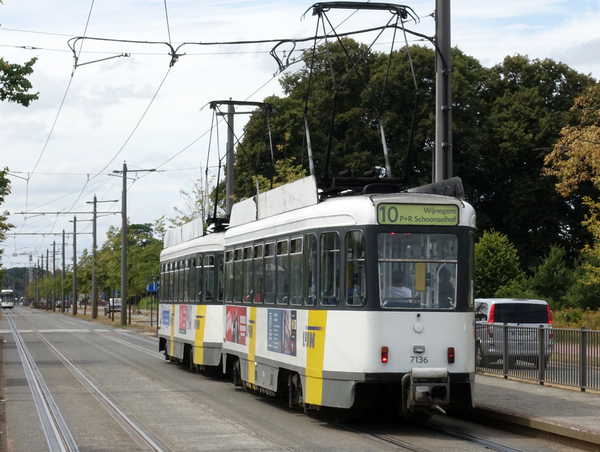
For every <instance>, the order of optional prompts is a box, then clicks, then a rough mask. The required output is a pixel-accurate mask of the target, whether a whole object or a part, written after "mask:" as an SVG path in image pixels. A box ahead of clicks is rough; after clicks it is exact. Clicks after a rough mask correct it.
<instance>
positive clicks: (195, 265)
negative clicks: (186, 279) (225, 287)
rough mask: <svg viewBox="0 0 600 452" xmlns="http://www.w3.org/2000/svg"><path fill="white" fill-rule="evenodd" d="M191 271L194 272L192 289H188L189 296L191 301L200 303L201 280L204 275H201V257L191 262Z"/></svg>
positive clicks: (201, 294)
mask: <svg viewBox="0 0 600 452" xmlns="http://www.w3.org/2000/svg"><path fill="white" fill-rule="evenodd" d="M192 270H193V272H194V274H193V276H192V287H191V288H190V295H191V297H192V300H196V301H202V299H203V295H204V294H203V292H204V290H203V288H202V280H203V278H204V275H203V273H202V256H196V257H195V258H194V259H193V261H192Z"/></svg>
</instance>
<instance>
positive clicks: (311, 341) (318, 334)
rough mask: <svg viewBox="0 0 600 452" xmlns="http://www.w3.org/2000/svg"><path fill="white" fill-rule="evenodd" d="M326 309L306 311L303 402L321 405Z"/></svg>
mask: <svg viewBox="0 0 600 452" xmlns="http://www.w3.org/2000/svg"><path fill="white" fill-rule="evenodd" d="M326 326H327V311H309V312H308V331H307V337H306V391H305V394H304V401H305V403H309V404H312V405H321V401H322V399H323V360H324V357H325V328H326Z"/></svg>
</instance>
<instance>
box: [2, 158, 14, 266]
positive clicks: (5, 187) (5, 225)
mask: <svg viewBox="0 0 600 452" xmlns="http://www.w3.org/2000/svg"><path fill="white" fill-rule="evenodd" d="M7 175H8V168H6V167H5V168H4V169H3V170H0V206H1V205H2V204H4V200H5V198H6V196H8V195H9V194H10V179H8V177H6V176H7ZM8 217H9V213H8V211H7V210H5V211H4V212H1V211H0V243H2V242H4V240H5V239H6V232H7V231H9V230H10V229H11V228H13V227H14V226H13V225H12V224H10V223H9V222H8ZM2 254H4V249H0V269H1V268H2ZM0 276H4V275H0Z"/></svg>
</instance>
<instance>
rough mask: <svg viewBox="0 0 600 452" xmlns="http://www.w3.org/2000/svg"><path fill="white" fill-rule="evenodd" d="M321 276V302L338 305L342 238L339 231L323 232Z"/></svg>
mask: <svg viewBox="0 0 600 452" xmlns="http://www.w3.org/2000/svg"><path fill="white" fill-rule="evenodd" d="M319 276H320V280H319V290H320V292H321V304H323V305H329V306H331V305H336V304H337V303H338V301H339V295H340V239H339V236H338V233H337V232H326V233H324V234H321V268H320V271H319Z"/></svg>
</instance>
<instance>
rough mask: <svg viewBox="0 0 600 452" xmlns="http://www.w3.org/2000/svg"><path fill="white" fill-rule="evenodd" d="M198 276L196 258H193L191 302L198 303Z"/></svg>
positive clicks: (191, 260) (190, 285) (190, 283)
mask: <svg viewBox="0 0 600 452" xmlns="http://www.w3.org/2000/svg"><path fill="white" fill-rule="evenodd" d="M197 279H198V278H197V276H196V258H195V257H192V258H191V259H190V281H189V289H188V290H189V292H190V295H189V298H188V299H189V300H190V301H192V302H193V301H198V299H197V298H198V291H197V290H196V281H197Z"/></svg>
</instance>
